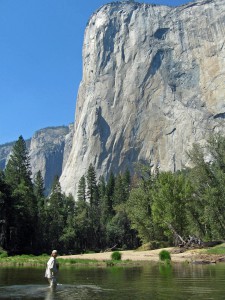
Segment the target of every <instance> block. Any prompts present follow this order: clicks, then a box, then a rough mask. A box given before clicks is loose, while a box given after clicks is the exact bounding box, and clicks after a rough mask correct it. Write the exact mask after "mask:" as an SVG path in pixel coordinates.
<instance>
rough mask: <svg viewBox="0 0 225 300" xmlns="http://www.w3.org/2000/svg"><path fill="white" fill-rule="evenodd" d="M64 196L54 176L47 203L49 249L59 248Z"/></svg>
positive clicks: (62, 226) (62, 225) (63, 219)
mask: <svg viewBox="0 0 225 300" xmlns="http://www.w3.org/2000/svg"><path fill="white" fill-rule="evenodd" d="M63 200H64V196H63V194H62V191H61V186H60V182H59V177H58V176H56V177H55V179H54V182H53V184H52V189H51V193H50V196H49V198H48V202H47V219H48V223H49V224H48V235H47V236H48V238H49V243H48V247H49V248H50V249H54V248H59V247H61V244H60V237H61V235H62V233H63V228H64V224H65V209H64V201H63Z"/></svg>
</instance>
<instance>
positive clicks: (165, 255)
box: [159, 250, 171, 261]
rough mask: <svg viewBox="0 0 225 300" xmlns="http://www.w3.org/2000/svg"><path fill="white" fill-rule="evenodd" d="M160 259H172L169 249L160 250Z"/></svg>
mask: <svg viewBox="0 0 225 300" xmlns="http://www.w3.org/2000/svg"><path fill="white" fill-rule="evenodd" d="M159 259H160V260H161V261H170V260H171V256H170V253H169V251H167V250H162V251H160V252H159Z"/></svg>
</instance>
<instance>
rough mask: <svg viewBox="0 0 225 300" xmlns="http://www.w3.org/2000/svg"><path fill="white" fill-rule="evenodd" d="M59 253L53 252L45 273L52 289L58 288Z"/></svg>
mask: <svg viewBox="0 0 225 300" xmlns="http://www.w3.org/2000/svg"><path fill="white" fill-rule="evenodd" d="M57 255H58V253H57V250H53V251H52V254H51V257H50V258H49V260H48V262H47V267H46V271H45V277H46V278H48V281H49V284H50V287H51V288H56V286H57V280H56V276H57V273H58V269H59V265H58V263H57V261H56V257H57Z"/></svg>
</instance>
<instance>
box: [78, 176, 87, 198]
mask: <svg viewBox="0 0 225 300" xmlns="http://www.w3.org/2000/svg"><path fill="white" fill-rule="evenodd" d="M77 198H78V200H79V201H84V202H85V201H86V178H85V176H82V177H81V179H80V180H79V184H78V193H77Z"/></svg>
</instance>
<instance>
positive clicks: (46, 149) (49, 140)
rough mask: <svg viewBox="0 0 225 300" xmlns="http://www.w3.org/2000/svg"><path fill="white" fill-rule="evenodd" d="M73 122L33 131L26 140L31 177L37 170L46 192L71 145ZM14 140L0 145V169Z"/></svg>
mask: <svg viewBox="0 0 225 300" xmlns="http://www.w3.org/2000/svg"><path fill="white" fill-rule="evenodd" d="M72 138H73V124H71V125H69V126H59V127H48V128H44V129H40V130H38V131H36V132H35V134H34V135H33V137H32V138H31V139H29V140H26V145H27V149H28V152H29V156H30V165H31V171H32V175H33V177H35V175H36V174H37V172H38V171H41V174H42V176H43V179H44V183H45V189H46V194H48V193H49V192H50V189H51V186H52V183H53V180H54V177H55V176H56V175H57V176H60V175H61V174H62V170H63V168H64V166H65V164H66V161H67V159H68V156H69V152H70V151H71V147H72ZM14 143H15V142H12V143H8V144H4V145H0V169H2V170H3V169H4V168H5V166H6V164H7V161H8V159H9V156H10V153H11V150H12V148H13V145H14Z"/></svg>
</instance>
